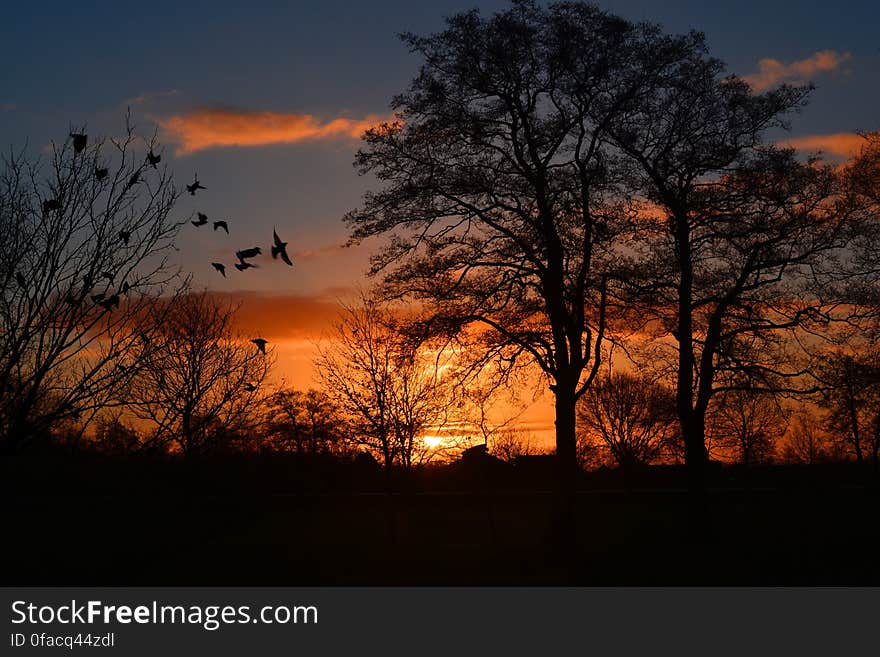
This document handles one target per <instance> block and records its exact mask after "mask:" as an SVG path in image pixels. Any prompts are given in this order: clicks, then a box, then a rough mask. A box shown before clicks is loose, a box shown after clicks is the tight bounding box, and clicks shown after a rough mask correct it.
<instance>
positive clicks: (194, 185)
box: [186, 174, 208, 196]
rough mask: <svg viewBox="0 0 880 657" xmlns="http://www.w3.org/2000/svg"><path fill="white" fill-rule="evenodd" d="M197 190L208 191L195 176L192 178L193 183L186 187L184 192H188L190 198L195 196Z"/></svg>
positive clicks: (197, 176) (197, 175)
mask: <svg viewBox="0 0 880 657" xmlns="http://www.w3.org/2000/svg"><path fill="white" fill-rule="evenodd" d="M199 189H208V188H207V187H205V186H204V185H203V184H202V183H200V182H199V174H195V175H194V176H193V183H192V184H191V185H187V186H186V191H188V192H189V193H190V196H195V195H196V191H197V190H199Z"/></svg>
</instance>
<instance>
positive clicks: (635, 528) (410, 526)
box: [2, 461, 880, 585]
mask: <svg viewBox="0 0 880 657" xmlns="http://www.w3.org/2000/svg"><path fill="white" fill-rule="evenodd" d="M20 465H21V464H19V466H20ZM5 466H6V467H5V472H4V488H6V490H5V493H4V498H5V503H4V513H3V516H4V517H3V527H4V538H3V541H2V546H3V547H2V558H3V563H4V569H3V570H4V575H3V576H4V584H6V585H14V584H29V585H34V584H58V585H60V584H64V585H129V584H131V585H147V584H156V585H196V584H202V585H208V584H210V585H221V584H249V585H352V584H372V585H394V584H404V585H406V584H424V585H444V584H449V585H451V584H475V585H489V584H495V585H513V584H526V585H530V584H534V585H538V584H563V583H574V584H585V585H685V584H707V585H737V584H739V585H746V584H754V585H786V584H794V585H798V584H814V585H833V584H848V585H857V584H862V585H866V584H880V526H878V523H877V520H876V518H877V508H878V506H877V503H878V497H880V496H878V489H877V487H876V484H875V479H874V478H873V476H872V475H871V474H870V473H864V472H862V471H857V470H855V469H853V468H841V467H836V468H833V469H829V470H822V469H816V468H814V469H812V470H807V469H803V470H799V469H794V470H793V469H791V468H787V469H783V468H765V469H764V470H760V471H749V472H737V471H734V470H724V471H723V472H722V471H719V473H718V475H717V476H716V479H717V480H718V481H717V482H716V485H714V486H713V487H712V488H711V490H710V492H709V494H708V497H707V499H706V501H705V506H703V507H700V508H701V509H703V510H704V511H705V512H704V513H699V512H696V511H695V510H694V506H693V505H692V504H691V503H690V498H689V497H688V495H687V494H686V493H685V492H684V491H683V489H681V488H680V487H677V486H676V485H675V484H676V483H677V482H676V476H677V473H675V472H672V471H666V472H664V471H660V470H653V471H650V472H645V473H641V474H640V475H639V476H638V477H632V476H631V477H629V478H627V479H623V477H622V476H621V475H620V473H615V472H606V473H597V474H595V475H585V476H584V479H583V481H582V484H583V488H584V490H582V491H580V492H579V494H578V498H577V517H578V527H577V535H578V539H577V544H578V557H577V559H576V562H577V563H576V566H575V568H574V572H573V573H572V572H569V571H568V570H566V569H564V568H563V565H562V563H561V561H560V560H559V559H558V558H557V557H556V555H555V554H554V551H553V550H552V549H551V548H550V547H549V546H550V545H551V543H550V541H549V536H551V532H550V529H551V525H550V518H551V504H552V501H553V497H552V495H551V494H550V493H549V492H544V491H541V490H534V489H533V488H535V487H536V486H535V483H534V482H533V481H523V480H517V479H516V478H509V479H508V480H507V481H505V482H503V483H505V484H507V487H506V488H505V489H495V490H492V489H490V486H489V485H488V483H487V482H489V481H493V480H492V478H491V477H490V478H488V479H487V478H482V479H479V480H477V479H474V478H473V477H472V476H471V477H470V478H468V477H464V476H463V475H462V473H460V472H457V473H456V472H455V471H454V470H453V469H452V468H448V469H446V470H443V471H437V472H434V473H433V474H432V475H431V476H427V475H425V476H423V477H422V478H421V479H418V480H415V481H410V482H408V485H407V486H405V487H404V488H406V489H407V492H397V493H394V494H390V495H389V494H387V493H383V492H381V491H380V490H368V492H355V491H352V490H348V491H344V492H330V491H329V490H327V489H328V488H332V487H333V483H334V482H333V480H332V479H328V478H327V477H324V478H321V477H317V475H316V472H318V471H320V468H312V469H310V470H308V474H309V475H311V478H309V477H307V476H306V475H305V474H304V473H305V471H304V470H303V469H302V468H301V467H299V468H295V469H294V470H293V471H289V472H288V475H289V476H288V477H287V478H284V477H281V476H280V473H281V472H283V471H285V468H283V467H280V466H279V465H278V464H274V465H272V466H271V467H268V466H266V465H265V464H263V465H261V466H257V465H254V466H253V467H252V468H251V469H250V470H241V469H240V468H236V469H234V470H233V469H231V465H230V464H228V463H227V464H216V465H214V466H208V465H204V464H203V465H201V466H199V468H197V469H193V468H191V467H189V466H187V467H184V466H183V465H181V464H177V465H176V466H174V467H170V466H165V467H156V466H155V465H154V466H152V467H151V468H150V469H147V468H132V467H130V466H122V465H119V464H115V465H114V464H111V463H103V464H91V465H90V466H89V467H85V468H84V467H77V468H76V469H71V468H70V467H69V466H65V467H63V468H56V469H55V470H51V469H43V470H41V471H39V472H33V471H28V469H27V468H24V467H13V462H12V461H8V462H6V463H5ZM288 466H289V464H288ZM148 473H150V474H148ZM233 473H237V474H236V475H235V476H233ZM324 474H325V475H326V469H325V471H324ZM349 474H350V473H349ZM469 474H470V475H473V473H469ZM496 479H497V478H496ZM292 481H298V482H299V486H297V485H294V484H292V483H291V482H292ZM304 481H306V482H308V484H309V488H310V489H311V490H303V482H304ZM318 481H322V482H323V485H322V486H319V485H317V482H318ZM364 482H365V483H363V484H362V486H363V488H365V489H370V488H373V489H375V488H376V485H377V484H378V480H368V478H367V479H365V480H364ZM467 482H469V483H470V484H471V485H470V487H469V488H467V487H465V486H464V485H463V484H464V483H467ZM496 483H497V482H496ZM398 484H399V482H398ZM514 484H516V485H518V488H517V487H513V485H514ZM398 487H400V486H399V485H398ZM455 487H457V488H458V490H455V489H454V488H455ZM297 488H299V490H297ZM285 489H286V490H285ZM321 489H323V490H321Z"/></svg>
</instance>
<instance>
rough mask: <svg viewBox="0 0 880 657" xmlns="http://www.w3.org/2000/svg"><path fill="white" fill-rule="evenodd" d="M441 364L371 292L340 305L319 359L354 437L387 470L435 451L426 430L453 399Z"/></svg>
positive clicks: (439, 420)
mask: <svg viewBox="0 0 880 657" xmlns="http://www.w3.org/2000/svg"><path fill="white" fill-rule="evenodd" d="M440 364H441V363H440V362H439V361H438V354H436V353H432V352H431V351H430V350H429V349H427V348H426V345H424V344H423V343H421V341H418V340H415V341H414V340H413V339H412V338H411V336H410V335H408V334H407V332H404V331H402V330H401V319H400V318H399V317H395V316H394V314H393V312H392V311H391V310H390V309H388V308H386V307H384V306H383V305H382V304H380V303H378V302H376V301H375V300H372V299H369V298H367V297H363V298H362V299H361V302H360V304H359V305H347V306H343V310H342V313H341V316H340V319H339V320H338V321H337V322H336V324H335V325H334V329H333V332H332V334H331V335H330V336H329V339H328V340H327V341H326V342H325V343H324V344H323V345H322V346H321V347H320V348H319V355H318V359H317V361H316V366H317V369H318V375H319V377H320V379H321V381H322V383H323V385H324V388H325V389H326V391H327V393H328V394H329V395H330V397H331V399H333V401H334V402H335V403H336V404H338V405H339V407H340V408H342V409H344V410H345V412H346V413H347V415H348V416H349V418H350V423H351V424H350V427H351V439H352V440H353V441H354V442H355V443H357V444H359V445H361V446H362V447H364V448H366V449H367V450H369V451H370V452H372V453H373V454H374V455H376V457H377V458H379V459H380V461H381V463H382V465H383V466H384V467H385V468H386V470H390V469H391V468H393V467H399V468H403V469H409V468H411V467H413V466H415V465H418V464H420V463H423V462H425V461H426V460H428V459H429V458H430V457H431V456H432V455H433V454H434V453H436V450H435V449H433V448H432V447H430V446H428V445H427V444H426V443H425V442H424V435H425V433H426V431H427V430H429V429H433V430H437V428H438V427H439V426H441V425H442V424H443V423H444V422H445V419H446V414H447V407H448V404H449V403H450V396H449V390H448V388H449V386H448V384H447V382H446V381H445V380H444V379H443V377H442V376H441V368H440Z"/></svg>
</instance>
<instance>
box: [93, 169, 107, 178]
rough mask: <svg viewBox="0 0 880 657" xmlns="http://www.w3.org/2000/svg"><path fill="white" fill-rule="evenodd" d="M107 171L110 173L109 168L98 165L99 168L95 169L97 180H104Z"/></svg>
mask: <svg viewBox="0 0 880 657" xmlns="http://www.w3.org/2000/svg"><path fill="white" fill-rule="evenodd" d="M109 173H110V169H108V168H106V167H99V168H97V169H95V178H97V179H98V180H104V178H106V177H107V174H109Z"/></svg>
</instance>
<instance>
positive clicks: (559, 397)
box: [553, 384, 578, 583]
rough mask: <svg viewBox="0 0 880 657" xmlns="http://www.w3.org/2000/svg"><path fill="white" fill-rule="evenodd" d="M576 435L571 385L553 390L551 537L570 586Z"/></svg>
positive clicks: (573, 568)
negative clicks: (554, 472)
mask: <svg viewBox="0 0 880 657" xmlns="http://www.w3.org/2000/svg"><path fill="white" fill-rule="evenodd" d="M577 470H578V466H577V435H576V433H575V390H574V386H573V385H562V384H560V385H558V387H557V389H556V482H555V486H554V498H555V499H554V523H553V524H554V527H553V530H554V533H555V537H554V538H555V540H554V542H555V544H556V545H555V548H556V556H557V558H558V559H559V564H560V566H561V568H562V571H563V574H562V576H563V579H564V580H565V581H566V582H568V583H571V582H572V581H573V579H574V577H575V572H576V567H577V559H576V557H577V551H576V535H577V528H576V517H575V492H576V486H577Z"/></svg>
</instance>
